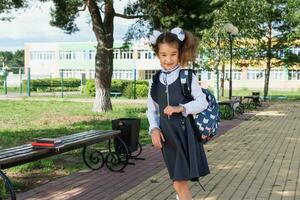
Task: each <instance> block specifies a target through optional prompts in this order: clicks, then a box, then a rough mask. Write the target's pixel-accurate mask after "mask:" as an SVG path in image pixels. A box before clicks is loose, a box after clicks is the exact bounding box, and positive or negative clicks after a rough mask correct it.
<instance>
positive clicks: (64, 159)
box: [0, 98, 151, 191]
mask: <svg viewBox="0 0 300 200" xmlns="http://www.w3.org/2000/svg"><path fill="white" fill-rule="evenodd" d="M91 109H92V103H76V102H64V101H30V100H27V99H26V98H25V99H24V100H21V101H6V100H1V101H0V148H8V147H12V146H15V145H21V144H25V143H29V142H31V141H32V139H34V138H41V137H59V136H63V135H68V134H73V133H77V132H82V131H86V130H91V129H101V130H111V129H112V128H111V120H112V119H116V118H132V117H133V118H140V119H141V131H140V142H141V143H142V144H146V143H149V142H150V140H151V139H150V137H149V136H148V133H147V129H148V121H147V118H146V114H145V112H146V107H145V105H139V104H137V105H133V104H124V103H123V104H121V103H119V104H114V105H113V111H110V112H107V113H93V112H92V111H91ZM82 169H86V167H85V165H84V164H83V162H82V159H81V149H80V150H74V151H72V152H68V153H65V154H62V155H57V156H54V157H50V158H48V159H43V160H41V161H36V162H32V163H28V164H24V165H20V166H17V167H13V168H10V169H8V170H5V171H6V173H7V174H8V176H9V177H10V178H11V180H12V181H13V184H14V186H15V187H16V188H17V190H18V191H25V190H28V189H31V188H33V187H36V186H37V185H40V184H43V183H46V182H47V181H50V180H52V179H55V178H57V177H60V176H65V175H68V174H70V173H73V172H77V171H79V170H82Z"/></svg>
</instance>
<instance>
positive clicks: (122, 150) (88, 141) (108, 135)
mask: <svg viewBox="0 0 300 200" xmlns="http://www.w3.org/2000/svg"><path fill="white" fill-rule="evenodd" d="M119 134H120V131H119V130H107V131H99V130H91V131H86V132H81V133H76V134H72V135H68V136H63V137H59V138H57V139H60V140H61V141H62V143H61V145H59V146H56V147H54V148H51V149H49V148H39V149H37V148H34V147H32V145H31V144H25V145H21V146H16V147H12V148H8V149H3V150H0V183H1V179H2V182H3V183H2V184H3V186H2V187H1V184H0V200H2V196H3V198H4V199H6V198H10V199H12V200H15V199H16V194H15V190H14V188H13V186H12V184H11V182H10V180H9V178H8V177H7V176H6V175H5V173H4V172H3V171H1V170H3V169H7V168H10V167H13V166H17V165H21V164H24V163H29V162H32V161H36V160H40V159H43V158H46V157H50V156H54V155H57V154H62V153H64V152H68V151H71V150H74V149H78V148H83V151H82V156H83V161H84V163H85V164H86V165H87V167H89V168H91V169H93V170H96V169H100V168H102V167H103V166H104V164H105V165H106V167H107V168H108V169H110V170H111V171H122V170H123V169H124V168H125V167H126V165H127V164H128V159H129V155H130V154H129V151H128V148H127V146H126V144H125V143H124V141H123V140H122V139H121V138H120V137H119ZM103 141H108V148H107V150H106V151H104V152H103V151H100V150H99V149H92V147H91V145H93V144H97V143H100V142H103ZM114 141H118V142H117V143H118V144H119V145H116V142H114ZM1 188H4V189H5V191H3V189H2V192H1ZM3 193H5V194H3Z"/></svg>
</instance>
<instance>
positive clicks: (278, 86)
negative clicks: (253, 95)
mask: <svg viewBox="0 0 300 200" xmlns="http://www.w3.org/2000/svg"><path fill="white" fill-rule="evenodd" d="M96 45H97V44H96V42H57V43H26V44H25V48H24V50H25V72H26V71H27V68H30V73H31V78H32V79H37V78H46V77H47V78H50V77H60V76H61V74H60V72H61V71H63V76H64V78H68V77H77V78H80V77H81V75H82V74H83V73H85V75H86V77H87V78H91V79H92V78H94V74H95V54H96ZM121 47H122V43H121V42H115V44H114V52H113V55H114V60H113V69H114V71H113V79H126V80H133V79H134V78H136V79H140V80H149V79H151V77H152V75H153V74H154V73H155V72H156V71H157V70H159V69H160V64H159V61H158V59H157V58H156V56H155V54H154V52H153V51H152V50H151V48H150V46H149V45H148V44H147V41H146V40H144V39H141V40H140V41H138V42H136V43H135V44H133V45H132V46H130V48H129V49H127V50H123V49H122V48H121ZM292 52H293V53H295V54H297V55H300V47H294V48H292ZM265 67H266V66H265V64H264V65H262V66H260V67H257V66H253V67H252V66H248V67H240V66H235V65H234V64H233V71H232V80H233V88H234V89H237V88H249V89H262V88H263V85H264V69H265ZM220 69H221V66H220ZM220 72H221V70H220ZM198 76H199V80H200V79H201V81H203V82H206V83H207V84H208V85H209V86H211V87H213V85H214V78H215V77H214V75H213V72H212V71H203V70H201V71H200V70H199V71H198ZM220 77H221V75H220ZM228 80H229V64H226V65H225V87H228V82H229V81H228ZM270 89H275V90H295V89H300V69H289V68H287V67H286V66H281V67H278V68H272V70H271V76H270Z"/></svg>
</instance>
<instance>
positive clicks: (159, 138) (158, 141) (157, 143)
mask: <svg viewBox="0 0 300 200" xmlns="http://www.w3.org/2000/svg"><path fill="white" fill-rule="evenodd" d="M151 139H152V144H153V145H154V147H155V148H156V149H161V148H162V142H165V138H164V136H163V134H162V132H161V131H160V129H159V128H154V129H152V131H151Z"/></svg>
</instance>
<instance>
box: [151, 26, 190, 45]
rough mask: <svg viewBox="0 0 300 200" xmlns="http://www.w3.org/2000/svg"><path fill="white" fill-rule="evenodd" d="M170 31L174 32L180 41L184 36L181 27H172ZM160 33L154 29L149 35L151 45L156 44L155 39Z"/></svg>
mask: <svg viewBox="0 0 300 200" xmlns="http://www.w3.org/2000/svg"><path fill="white" fill-rule="evenodd" d="M170 32H171V33H173V34H175V35H176V36H177V38H178V39H179V40H180V41H181V42H182V41H183V40H184V38H185V34H184V31H183V30H182V28H179V27H175V28H173V29H172V30H171V31H170ZM161 34H162V32H160V31H157V30H154V31H153V34H152V35H150V37H149V40H150V42H151V44H152V45H155V44H156V40H157V38H158V37H159V36H160V35H161Z"/></svg>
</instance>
